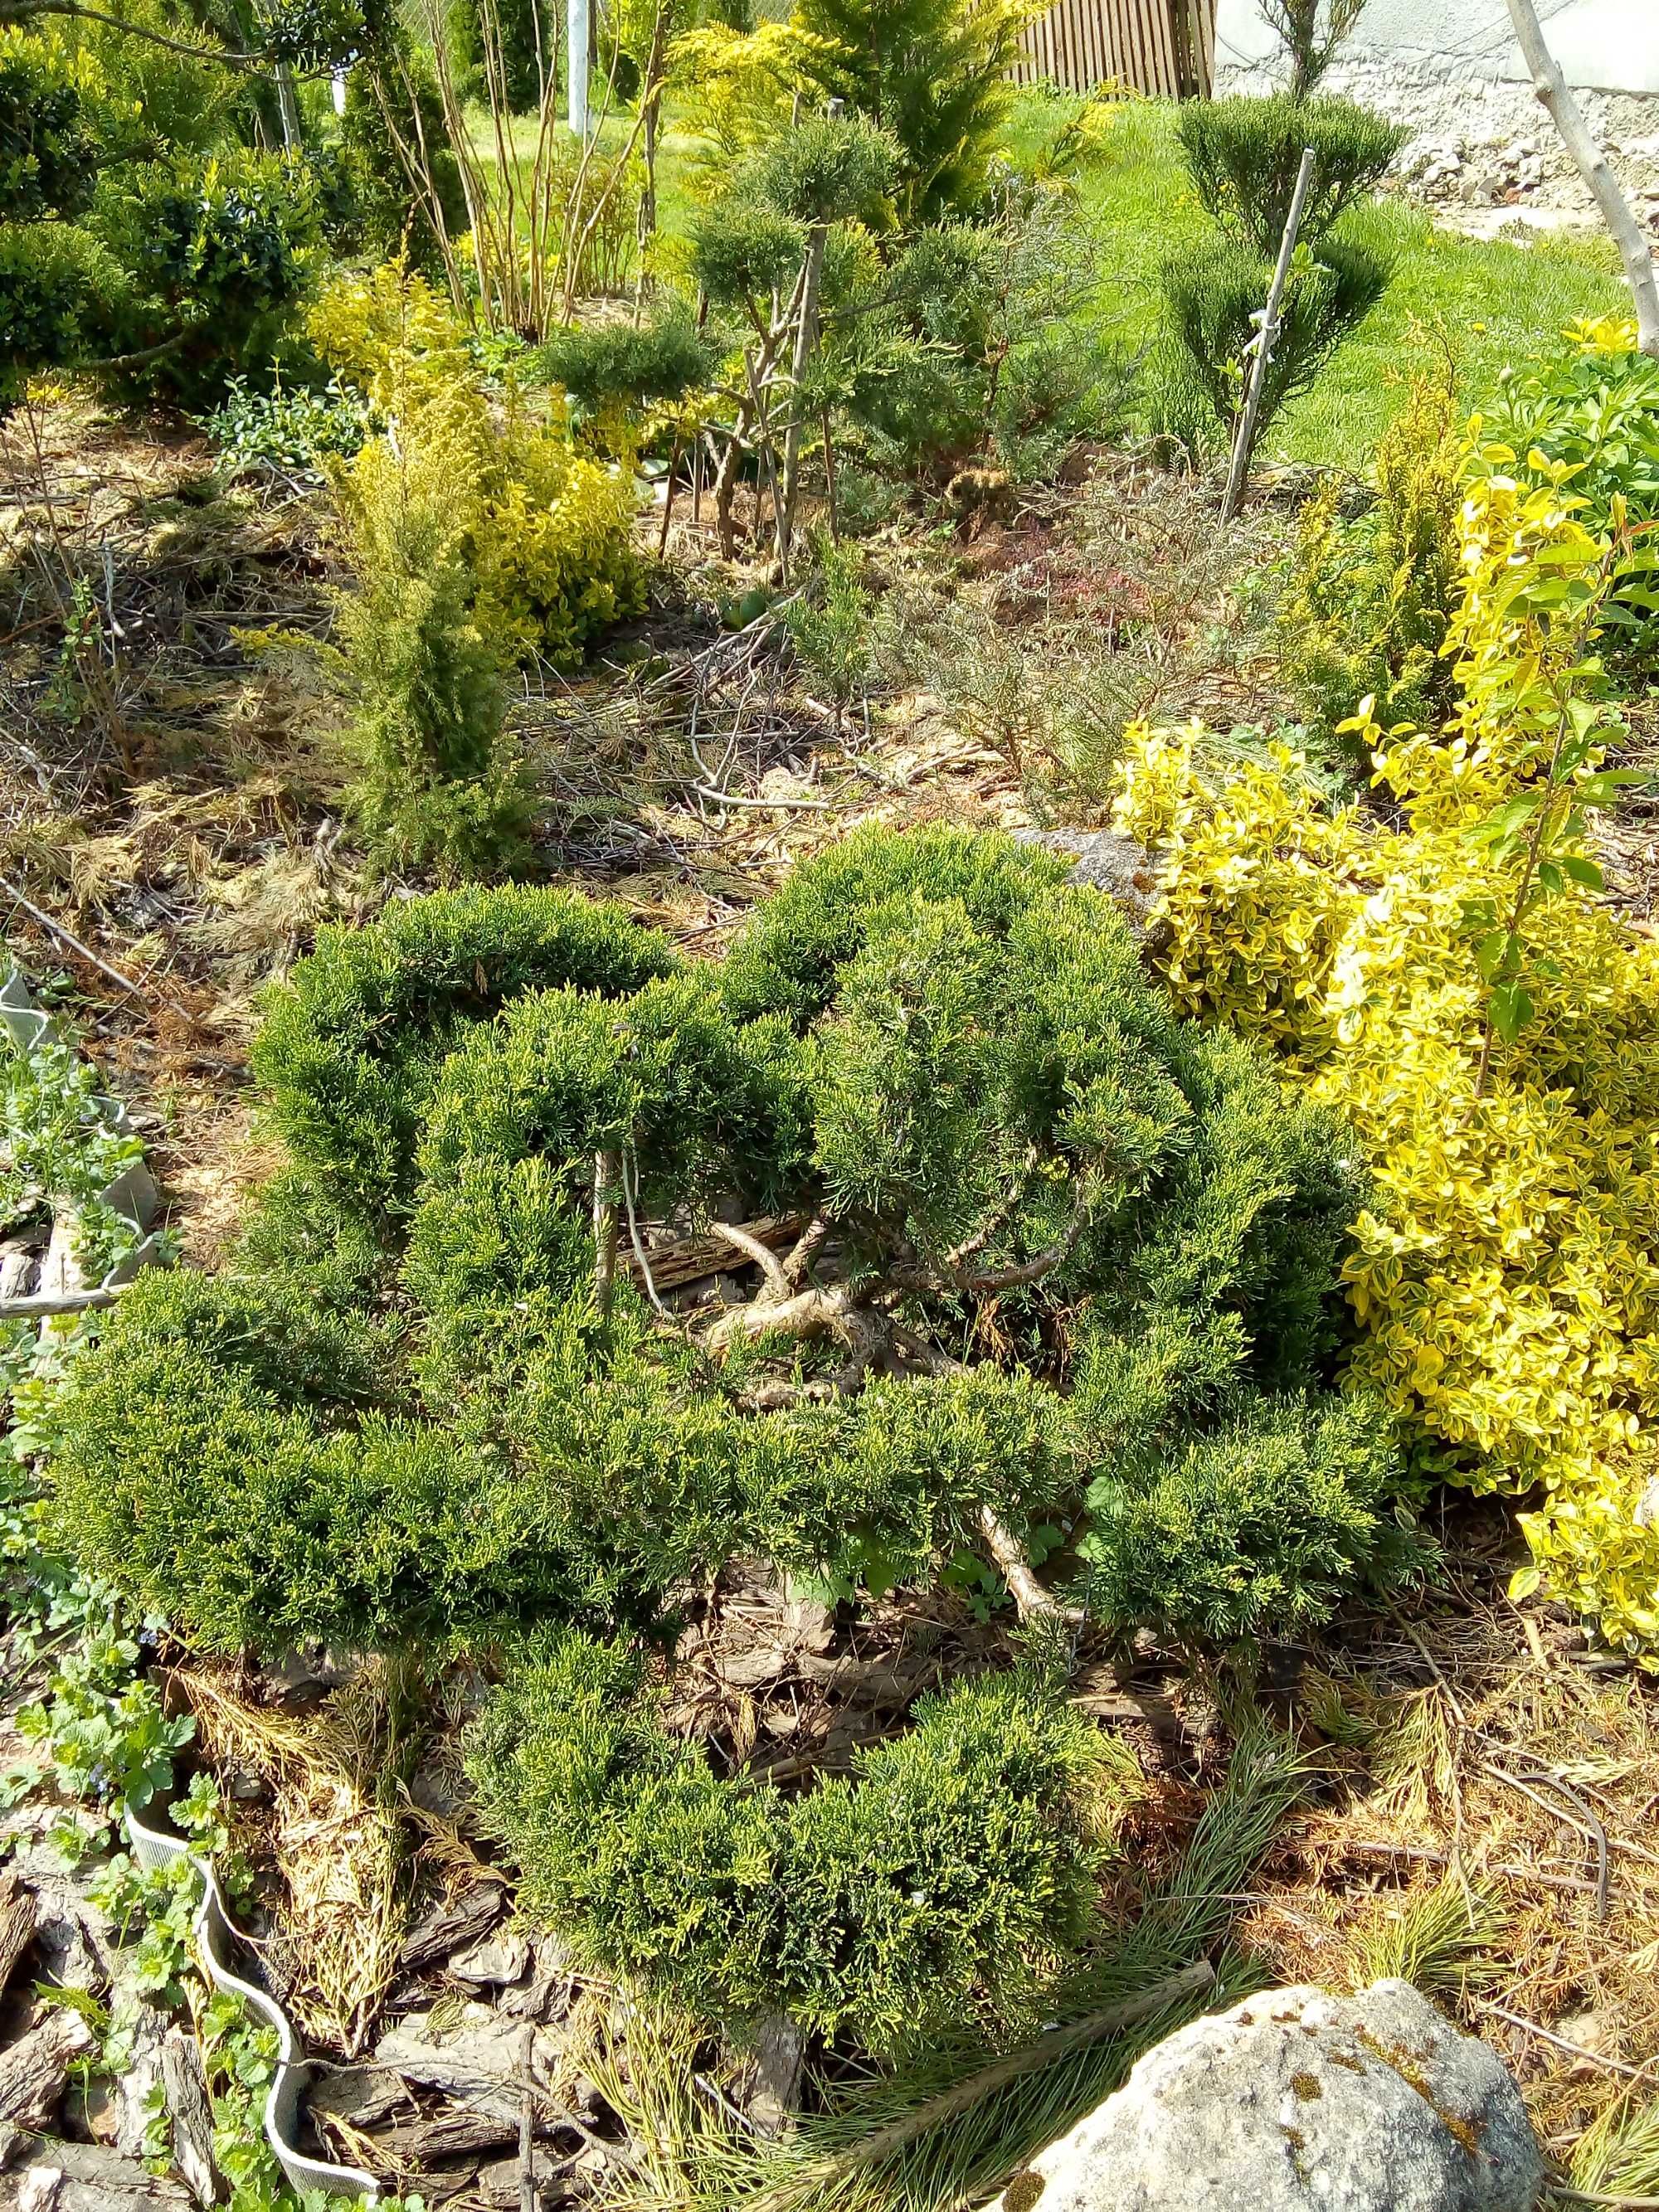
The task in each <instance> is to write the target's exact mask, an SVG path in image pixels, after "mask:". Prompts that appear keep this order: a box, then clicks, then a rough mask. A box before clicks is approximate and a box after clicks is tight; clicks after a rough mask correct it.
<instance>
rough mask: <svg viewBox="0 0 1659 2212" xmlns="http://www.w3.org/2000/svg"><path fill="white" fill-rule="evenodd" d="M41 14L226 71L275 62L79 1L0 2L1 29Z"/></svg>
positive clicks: (20, 24)
mask: <svg viewBox="0 0 1659 2212" xmlns="http://www.w3.org/2000/svg"><path fill="white" fill-rule="evenodd" d="M41 15H73V16H75V17H76V18H77V19H78V20H79V21H82V22H83V23H103V24H106V25H107V27H109V28H110V29H111V30H112V31H122V32H125V34H126V36H127V37H128V38H130V39H143V40H145V41H146V43H147V44H149V45H150V46H165V47H166V48H167V52H169V53H174V54H187V55H188V56H189V58H191V61H195V62H222V63H223V64H225V66H226V67H227V68H228V69H244V70H261V71H267V70H270V69H271V68H272V67H273V66H274V64H275V61H276V57H275V56H274V55H272V54H270V53H251V54H241V53H235V52H232V51H231V50H230V48H228V47H227V46H195V45H192V44H191V43H190V42H189V41H188V40H184V39H170V38H168V37H167V34H166V33H165V32H162V31H152V30H149V29H148V28H147V27H145V26H144V25H143V23H134V22H131V21H126V20H125V19H124V18H123V17H121V16H119V15H105V13H104V12H103V10H102V9H100V8H83V7H82V5H81V0H0V30H7V29H10V28H12V27H14V26H16V27H24V26H27V24H30V23H32V22H33V21H35V19H36V18H37V17H39V16H41Z"/></svg>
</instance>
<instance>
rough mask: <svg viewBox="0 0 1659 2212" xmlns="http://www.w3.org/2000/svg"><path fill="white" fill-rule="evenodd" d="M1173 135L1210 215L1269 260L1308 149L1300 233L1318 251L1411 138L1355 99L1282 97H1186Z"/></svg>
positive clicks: (1289, 210) (1277, 243)
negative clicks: (1309, 170)
mask: <svg viewBox="0 0 1659 2212" xmlns="http://www.w3.org/2000/svg"><path fill="white" fill-rule="evenodd" d="M1407 135H1408V134H1407V131H1405V130H1404V129H1403V128H1402V127H1401V125H1397V124H1394V123H1390V122H1389V121H1387V120H1386V118H1384V117H1383V116H1380V115H1373V114H1371V113H1370V112H1369V110H1367V109H1365V108H1363V107H1358V106H1355V105H1354V103H1353V102H1352V100H1326V99H1319V100H1296V99H1292V98H1291V96H1290V95H1289V94H1282V93H1281V94H1275V95H1274V96H1273V98H1271V99H1267V100H1257V99H1250V98H1243V99H1237V100H1183V101H1182V105H1181V106H1180V108H1179V109H1178V110H1177V112H1176V136H1177V137H1178V138H1179V139H1180V142H1181V151H1182V158H1183V160H1184V161H1185V162H1186V165H1187V171H1188V175H1189V176H1190V177H1191V179H1192V180H1193V185H1194V189H1195V190H1196V191H1197V193H1198V197H1199V198H1200V201H1201V202H1202V203H1203V205H1204V208H1205V210H1206V213H1207V214H1208V215H1210V216H1213V217H1214V219H1215V221H1216V222H1218V223H1219V224H1220V225H1221V226H1222V228H1223V229H1225V230H1226V231H1227V232H1229V233H1230V234H1231V235H1232V236H1233V237H1234V238H1236V239H1237V240H1238V241H1239V243H1240V244H1241V245H1243V246H1249V247H1250V248H1252V249H1253V250H1254V251H1255V252H1256V253H1257V254H1259V255H1265V256H1267V258H1269V259H1271V258H1273V256H1274V255H1275V254H1277V252H1278V251H1279V240H1280V239H1281V237H1282V236H1283V235H1284V231H1285V222H1287V221H1288V219H1289V216H1290V212H1291V199H1292V197H1294V194H1295V191H1296V179H1297V171H1298V170H1299V169H1300V167H1301V166H1302V153H1303V149H1304V147H1308V146H1311V147H1312V149H1313V151H1314V172H1313V184H1312V187H1311V189H1310V192H1309V195H1308V199H1307V204H1306V205H1305V206H1304V210H1303V214H1302V225H1301V229H1300V232H1299V235H1300V237H1301V238H1302V239H1304V240H1305V241H1306V242H1307V243H1308V244H1309V245H1310V246H1315V245H1316V244H1317V242H1318V241H1319V240H1322V238H1324V236H1325V235H1326V234H1327V233H1328V231H1329V230H1330V229H1331V228H1332V227H1333V225H1334V223H1335V222H1337V220H1338V219H1339V217H1340V216H1342V215H1343V214H1345V213H1346V210H1348V209H1349V208H1351V207H1352V206H1353V205H1354V204H1356V202H1358V200H1360V199H1362V198H1363V197H1364V195H1365V194H1366V193H1367V192H1369V191H1370V190H1371V189H1372V187H1373V186H1374V185H1376V184H1377V183H1378V182H1379V181H1380V179H1381V178H1382V176H1383V171H1384V170H1385V169H1386V168H1387V167H1388V166H1389V162H1390V161H1393V159H1394V157H1395V155H1396V154H1397V153H1398V152H1399V150H1400V149H1401V146H1402V145H1404V143H1405V142H1406V139H1407ZM1266 297H1267V294H1266V292H1265V290H1264V291H1263V293H1262V295H1261V298H1263V299H1265V298H1266ZM1260 304H1261V301H1257V305H1258V306H1259V305H1260Z"/></svg>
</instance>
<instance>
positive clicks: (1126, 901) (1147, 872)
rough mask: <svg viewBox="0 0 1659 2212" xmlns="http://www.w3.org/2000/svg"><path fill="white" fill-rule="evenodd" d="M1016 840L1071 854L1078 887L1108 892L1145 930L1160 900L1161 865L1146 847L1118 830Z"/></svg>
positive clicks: (1034, 832) (1028, 832)
mask: <svg viewBox="0 0 1659 2212" xmlns="http://www.w3.org/2000/svg"><path fill="white" fill-rule="evenodd" d="M1014 836H1015V837H1016V838H1017V839H1018V842H1020V843H1021V844H1022V845H1040V846H1041V847H1042V849H1043V850H1044V851H1045V852H1048V853H1060V854H1069V855H1070V856H1071V860H1072V881H1073V883H1074V884H1086V885H1087V886H1088V887H1089V889H1090V890H1097V891H1104V892H1105V894H1106V896H1108V898H1109V899H1112V900H1115V902H1116V903H1117V904H1118V905H1119V906H1121V908H1123V910H1124V912H1125V913H1126V914H1127V916H1128V917H1129V920H1130V921H1131V922H1133V924H1134V925H1135V927H1137V928H1144V927H1145V925H1146V915H1147V913H1148V910H1149V909H1150V908H1151V906H1152V901H1153V900H1154V899H1155V898H1156V897H1157V896H1158V862H1157V860H1155V859H1154V858H1153V856H1152V854H1150V853H1149V852H1148V851H1147V850H1146V847H1145V846H1144V845H1137V844H1136V842H1134V840H1133V837H1120V836H1118V834H1117V832H1116V830H1115V829H1017V830H1015V832H1014Z"/></svg>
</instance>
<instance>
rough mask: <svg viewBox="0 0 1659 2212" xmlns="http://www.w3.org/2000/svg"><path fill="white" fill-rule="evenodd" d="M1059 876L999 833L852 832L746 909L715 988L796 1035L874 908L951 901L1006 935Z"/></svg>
mask: <svg viewBox="0 0 1659 2212" xmlns="http://www.w3.org/2000/svg"><path fill="white" fill-rule="evenodd" d="M1065 880H1066V862H1065V861H1064V860H1057V859H1055V858H1054V855H1053V854H1048V853H1045V852H1042V851H1041V850H1039V849H1038V848H1036V847H1035V846H1026V845H1016V844H1015V843H1013V842H1012V840H1009V839H1006V838H1000V837H975V836H968V835H967V834H965V833H964V832H963V831H962V830H959V829H917V830H914V831H912V832H911V833H910V834H909V835H908V836H903V837H895V836H884V835H882V834H881V833H879V832H877V833H875V834H872V833H870V832H868V831H860V832H859V833H858V834H857V835H855V836H851V837H847V838H843V839H842V841H841V842H840V843H839V844H836V845H833V846H831V847H830V848H829V850H828V851H827V852H824V853H823V854H819V855H818V856H817V859H816V860H814V861H813V862H812V865H811V866H810V867H805V868H797V869H796V870H795V871H794V872H793V874H792V875H790V876H789V877H788V878H786V880H785V882H784V883H783V884H782V885H781V888H780V889H779V890H777V891H776V892H775V894H774V896H772V897H771V898H769V899H768V900H767V901H766V902H765V903H764V904H763V905H762V906H759V907H757V908H756V909H755V911H754V913H753V914H752V915H750V918H749V921H747V923H746V924H745V926H744V929H743V930H742V932H741V933H739V935H738V938H737V939H736V940H735V942H734V944H733V945H732V951H731V952H730V953H729V954H728V956H727V957H726V963H725V966H724V967H723V969H721V971H720V984H721V989H722V991H723V993H724V994H725V997H726V1003H727V1004H728V1005H729V1006H732V1009H733V1010H734V1012H737V1013H738V1015H739V1016H741V1017H743V1018H746V1019H752V1018H754V1017H756V1016H757V1015H759V1014H763V1013H775V1014H781V1015H782V1016H783V1017H784V1018H785V1019H786V1020H787V1021H788V1022H789V1023H790V1024H791V1026H792V1027H793V1028H794V1029H795V1030H797V1031H798V1032H805V1030H807V1029H808V1028H809V1027H810V1026H811V1024H812V1023H813V1022H815V1021H816V1020H817V1018H819V1016H820V1015H822V1014H823V1012H824V1011H825V1009H826V1008H827V1007H828V1006H829V1002H830V1000H831V999H832V998H833V997H834V995H835V987H836V974H837V971H838V970H839V969H841V968H842V967H843V966H844V965H845V964H846V963H847V962H848V961H849V960H851V959H852V958H853V957H854V955H855V954H856V953H857V952H859V951H860V950H861V949H862V946H863V945H864V943H865V939H866V933H867V928H868V922H869V917H870V915H872V913H873V912H874V911H875V910H876V909H877V908H880V907H884V906H885V905H887V904H888V903H889V902H891V901H894V900H896V899H907V898H911V897H916V898H920V899H923V900H927V901H937V900H941V899H949V900H960V901H961V902H962V904H963V909H964V911H965V912H966V914H967V915H968V917H969V920H970V921H972V922H974V923H975V924H977V925H978V926H979V927H981V928H983V929H985V930H987V931H989V932H992V933H995V932H996V931H998V930H1003V931H1006V929H1007V928H1008V927H1010V925H1011V924H1012V921H1013V920H1014V917H1015V916H1016V915H1018V914H1020V913H1022V912H1024V910H1025V909H1026V908H1028V907H1030V905H1032V904H1033V903H1034V902H1035V901H1036V897H1037V896H1038V895H1039V894H1040V893H1041V892H1042V891H1043V890H1048V889H1052V888H1054V887H1055V886H1057V885H1059V884H1063V883H1064V882H1065Z"/></svg>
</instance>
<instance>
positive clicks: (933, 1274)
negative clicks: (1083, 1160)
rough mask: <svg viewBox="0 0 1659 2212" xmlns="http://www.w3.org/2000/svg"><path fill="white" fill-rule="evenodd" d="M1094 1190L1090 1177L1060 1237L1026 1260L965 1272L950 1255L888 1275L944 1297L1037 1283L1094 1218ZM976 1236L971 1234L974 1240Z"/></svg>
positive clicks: (986, 1233)
mask: <svg viewBox="0 0 1659 2212" xmlns="http://www.w3.org/2000/svg"><path fill="white" fill-rule="evenodd" d="M1098 1188H1099V1186H1098V1184H1097V1182H1096V1181H1095V1180H1094V1179H1093V1178H1092V1177H1091V1179H1090V1180H1089V1181H1088V1182H1085V1185H1084V1189H1083V1194H1082V1196H1081V1197H1079V1200H1078V1201H1077V1204H1076V1206H1074V1207H1073V1210H1072V1218H1071V1219H1070V1220H1069V1221H1068V1222H1067V1223H1066V1226H1065V1228H1064V1229H1063V1230H1062V1231H1061V1232H1060V1235H1059V1236H1058V1237H1055V1239H1054V1243H1052V1244H1048V1245H1045V1246H1044V1247H1043V1249H1042V1251H1041V1252H1038V1253H1036V1254H1035V1255H1033V1257H1032V1258H1030V1259H1029V1260H1016V1261H1011V1262H1010V1264H1009V1265H1008V1266H1007V1267H981V1268H976V1269H968V1268H963V1267H957V1266H956V1265H954V1264H953V1261H954V1255H946V1257H945V1259H944V1260H942V1261H940V1262H939V1266H938V1267H924V1266H921V1265H916V1266H910V1265H908V1264H906V1263H903V1262H900V1263H899V1264H897V1265H896V1266H894V1267H890V1268H889V1270H888V1273H889V1276H890V1279H891V1280H892V1281H894V1282H895V1283H896V1284H898V1285H900V1287H901V1288H902V1289H904V1290H909V1291H938V1292H939V1293H940V1294H941V1295H944V1296H949V1295H951V1293H956V1294H957V1295H959V1296H962V1297H991V1296H993V1295H994V1293H995V1292H996V1291H1012V1290H1016V1289H1018V1288H1019V1287H1020V1286H1021V1285H1024V1284H1026V1283H1040V1282H1041V1281H1042V1279H1043V1277H1044V1276H1045V1275H1052V1274H1053V1273H1054V1269H1055V1268H1056V1267H1063V1266H1064V1264H1065V1262H1066V1261H1067V1260H1069V1259H1070V1258H1071V1256H1072V1254H1073V1252H1074V1251H1075V1250H1076V1249H1077V1244H1078V1240H1079V1237H1081V1236H1082V1235H1083V1232H1084V1231H1085V1229H1087V1228H1088V1227H1089V1225H1090V1224H1091V1222H1092V1221H1093V1219H1094V1218H1095V1199H1096V1196H1097V1192H1098ZM1015 1203H1018V1201H1017V1200H1016V1201H1015ZM1011 1210H1012V1209H1011ZM996 1227H997V1224H996V1222H995V1221H992V1222H991V1223H989V1224H987V1227H986V1229H985V1231H983V1235H984V1237H990V1236H991V1235H992V1234H993V1233H994V1230H995V1229H996ZM979 1234H980V1232H975V1241H976V1240H977V1238H978V1237H979ZM957 1249H962V1248H961V1247H958V1248H957Z"/></svg>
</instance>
